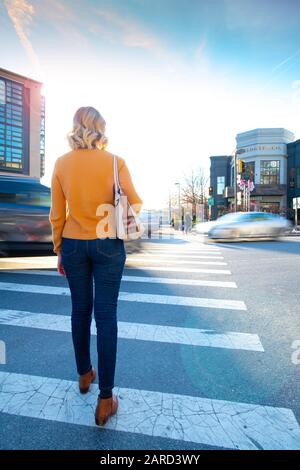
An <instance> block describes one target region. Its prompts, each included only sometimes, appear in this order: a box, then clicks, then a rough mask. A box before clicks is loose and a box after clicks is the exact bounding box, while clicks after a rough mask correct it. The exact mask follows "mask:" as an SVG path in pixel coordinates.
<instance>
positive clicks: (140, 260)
mask: <svg viewBox="0 0 300 470" xmlns="http://www.w3.org/2000/svg"><path fill="white" fill-rule="evenodd" d="M128 262H129V263H130V266H131V264H132V263H149V259H147V258H146V259H144V258H132V257H130V258H127V263H126V266H127V265H129V264H128ZM151 263H160V264H161V263H162V260H161V259H160V258H158V259H155V258H153V257H151ZM163 263H164V264H199V265H200V264H201V265H204V264H205V265H211V266H227V263H224V262H223V261H189V260H188V261H187V260H173V259H172V260H170V259H165V260H163Z"/></svg>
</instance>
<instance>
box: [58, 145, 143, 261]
mask: <svg viewBox="0 0 300 470" xmlns="http://www.w3.org/2000/svg"><path fill="white" fill-rule="evenodd" d="M118 170H119V180H120V185H121V187H122V189H123V190H124V192H125V194H126V195H127V198H128V201H129V203H130V204H137V207H139V209H140V207H141V205H142V200H141V198H140V197H139V195H138V194H137V192H136V190H135V188H134V185H133V183H132V180H131V176H130V173H129V170H128V168H127V165H126V163H125V161H124V159H122V158H120V157H118ZM113 184H114V173H113V156H112V154H111V153H109V152H107V151H105V150H99V149H80V150H72V151H70V152H68V153H66V154H64V155H62V156H61V157H59V158H58V159H57V160H56V162H55V165H54V169H53V173H52V179H51V209H50V215H49V220H50V223H51V226H52V239H53V246H54V247H53V251H54V253H59V252H60V251H61V241H62V237H68V238H79V239H84V240H91V239H95V238H97V232H96V227H97V224H98V222H99V221H100V220H101V216H99V215H96V211H97V207H98V206H99V205H100V204H111V205H113V202H114V201H113ZM139 209H138V210H137V212H139Z"/></svg>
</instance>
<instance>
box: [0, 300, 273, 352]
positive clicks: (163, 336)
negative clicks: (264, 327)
mask: <svg viewBox="0 0 300 470" xmlns="http://www.w3.org/2000/svg"><path fill="white" fill-rule="evenodd" d="M0 324H2V325H9V326H19V327H22V328H38V329H42V330H50V331H65V332H70V331H71V321H70V316H66V315H52V314H50V313H46V314H45V313H37V312H26V311H23V310H6V309H0ZM91 332H92V334H94V335H95V334H96V327H95V322H94V320H93V321H92V327H91ZM118 336H119V338H123V339H133V340H141V341H157V342H161V343H172V344H186V345H190V346H204V347H212V348H225V349H243V350H247V351H261V352H263V351H264V348H263V346H262V344H261V342H260V339H259V337H258V336H257V335H255V334H249V333H235V332H232V331H230V332H225V333H219V332H217V331H213V330H203V329H195V328H179V327H174V326H162V325H148V324H144V323H130V322H118Z"/></svg>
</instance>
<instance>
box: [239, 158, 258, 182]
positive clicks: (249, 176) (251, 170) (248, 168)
mask: <svg viewBox="0 0 300 470" xmlns="http://www.w3.org/2000/svg"><path fill="white" fill-rule="evenodd" d="M254 175H255V162H244V163H243V173H242V177H243V179H246V180H250V181H254Z"/></svg>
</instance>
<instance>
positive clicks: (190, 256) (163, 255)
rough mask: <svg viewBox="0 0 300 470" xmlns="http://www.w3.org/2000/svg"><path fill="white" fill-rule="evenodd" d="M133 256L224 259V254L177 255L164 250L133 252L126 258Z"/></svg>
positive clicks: (132, 257)
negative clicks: (161, 251)
mask: <svg viewBox="0 0 300 470" xmlns="http://www.w3.org/2000/svg"><path fill="white" fill-rule="evenodd" d="M135 256H137V257H139V258H140V257H143V258H144V257H145V258H149V257H151V258H152V257H153V256H157V257H159V258H160V259H163V258H184V259H187V260H189V259H224V256H206V255H204V256H202V255H200V256H198V255H191V254H189V253H187V254H186V255H184V254H180V255H177V254H174V253H173V254H171V255H170V254H168V253H167V254H164V252H163V253H162V254H161V253H145V252H141V253H133V254H131V255H130V256H129V255H127V259H133V260H134V259H135Z"/></svg>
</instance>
